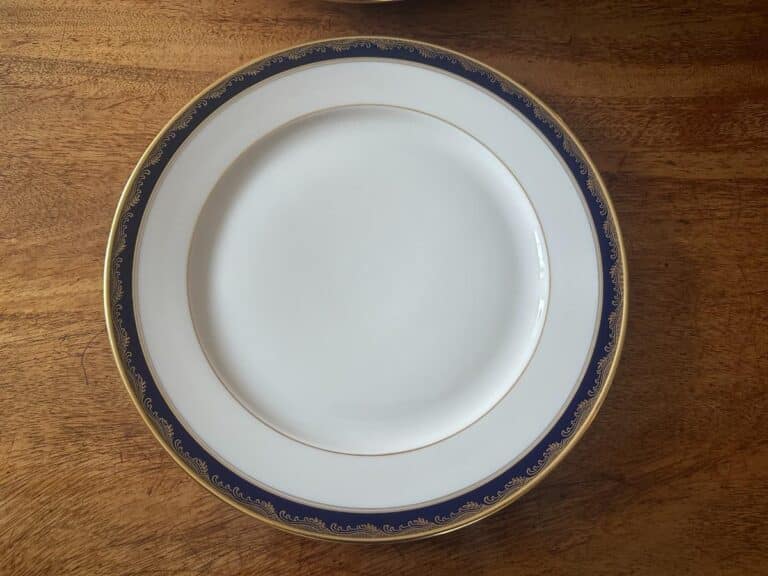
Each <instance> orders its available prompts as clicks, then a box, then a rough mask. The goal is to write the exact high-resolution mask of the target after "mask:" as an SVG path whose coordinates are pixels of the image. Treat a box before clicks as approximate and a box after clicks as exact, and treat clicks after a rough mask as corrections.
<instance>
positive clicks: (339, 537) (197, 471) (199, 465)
mask: <svg viewBox="0 0 768 576" xmlns="http://www.w3.org/2000/svg"><path fill="white" fill-rule="evenodd" d="M356 42H370V43H375V44H377V45H379V46H380V47H383V48H384V47H391V45H392V44H393V43H394V44H401V45H403V44H404V45H407V46H409V47H410V48H415V49H416V50H419V51H420V52H421V51H430V52H433V53H438V54H445V55H450V56H452V57H453V58H455V59H456V60H457V62H458V63H460V64H461V65H462V66H463V67H464V68H466V69H467V70H475V71H477V70H480V71H483V72H486V73H491V74H492V75H493V76H494V77H495V78H496V80H498V81H500V83H501V82H503V83H505V84H506V85H507V86H508V87H510V88H512V89H514V90H516V91H518V92H519V93H521V94H523V95H524V96H525V97H526V98H527V99H528V100H530V101H531V103H532V104H534V114H536V116H537V117H538V118H539V119H540V120H542V121H544V122H547V123H548V124H549V125H550V126H551V127H552V128H554V129H556V130H557V131H559V132H561V133H562V136H563V149H564V150H565V151H567V152H569V153H570V154H572V155H574V156H576V157H577V158H578V159H579V160H580V161H581V163H582V164H583V166H584V167H585V169H586V170H587V171H588V174H587V185H588V188H589V190H590V192H591V194H592V195H593V196H594V197H595V199H596V200H597V201H598V204H599V205H600V206H601V210H602V211H603V213H604V214H607V215H609V216H610V217H609V218H608V219H607V220H606V222H605V229H604V230H603V231H602V232H603V233H605V234H606V237H607V238H608V240H609V244H610V245H611V248H612V250H614V251H615V254H612V256H613V263H612V265H611V267H610V270H609V271H608V273H609V275H610V277H611V280H612V282H613V283H614V286H615V287H616V291H617V295H618V298H620V300H621V301H620V302H618V303H617V304H619V306H618V307H617V309H616V310H614V311H613V312H612V313H611V315H610V317H609V331H610V332H611V334H614V335H615V336H613V337H612V338H611V342H612V343H613V346H611V347H610V349H607V350H605V355H604V356H603V357H602V358H601V360H600V361H599V363H598V370H597V376H598V378H597V381H596V382H595V384H594V386H593V388H592V389H591V390H590V395H589V397H588V398H587V399H585V400H583V401H582V402H581V403H580V404H579V405H578V407H577V409H576V411H575V413H574V417H573V419H572V421H571V423H570V424H569V426H568V427H567V428H566V429H564V430H563V431H562V439H561V440H560V441H558V442H555V443H552V444H550V445H549V447H548V448H547V450H546V451H545V453H544V455H543V457H542V458H541V459H540V460H539V462H538V463H537V465H536V466H534V467H532V468H529V469H528V470H527V471H526V475H525V476H520V477H516V478H513V479H512V480H511V481H509V482H508V483H507V484H506V485H505V487H504V489H503V490H502V491H500V492H498V493H497V494H496V495H495V496H492V497H486V498H485V499H484V501H483V503H477V502H467V504H465V505H463V506H462V507H461V508H459V510H457V511H456V512H454V513H452V514H451V515H449V516H447V517H443V518H436V519H434V521H431V520H426V519H423V521H422V520H421V519H420V520H418V521H412V522H410V523H409V525H408V526H400V527H391V528H392V530H393V532H392V533H388V532H387V531H385V530H382V529H379V528H377V527H375V526H371V525H367V526H359V527H356V528H357V529H358V530H357V531H354V529H353V527H351V526H330V527H329V526H326V525H325V523H324V522H323V521H322V520H319V519H317V518H314V519H313V518H292V517H290V515H287V514H285V513H284V512H278V511H276V510H275V508H274V506H272V505H271V504H270V503H269V502H263V501H248V500H245V501H240V500H238V497H239V498H240V499H243V498H244V496H243V495H242V493H241V492H240V491H239V489H238V488H237V487H234V488H233V487H231V486H229V485H225V484H223V483H222V482H221V481H220V480H219V481H218V483H217V481H216V480H217V479H216V478H215V477H213V478H212V477H210V476H209V475H208V473H207V466H206V464H205V462H203V461H201V460H199V459H194V458H192V457H191V456H190V455H189V454H188V453H186V452H185V451H184V450H183V446H182V445H181V443H180V441H179V440H178V439H174V433H173V429H172V427H171V426H170V424H168V422H167V421H165V420H164V419H162V418H161V417H157V419H156V420H152V419H150V417H149V415H148V413H150V414H152V413H154V411H153V409H152V405H151V399H148V398H146V399H145V398H140V396H139V395H140V394H141V393H142V391H143V388H144V383H143V381H142V380H141V377H140V376H139V375H138V374H129V373H128V371H127V369H126V365H125V362H124V358H123V352H122V351H121V342H125V338H126V336H124V335H122V334H119V333H118V332H117V331H116V327H115V324H114V315H113V310H112V302H111V300H112V299H113V298H112V297H114V296H117V297H119V290H120V289H121V287H119V286H118V291H117V293H116V294H113V293H112V290H113V287H114V284H113V279H112V269H113V266H112V264H113V262H116V261H118V260H117V258H119V253H118V254H116V253H115V248H116V245H117V248H118V249H121V248H123V247H124V246H119V245H118V233H119V230H120V222H121V220H122V218H123V216H124V215H125V212H126V207H127V204H128V199H129V197H130V193H131V191H133V190H134V189H135V187H136V184H137V181H138V180H139V178H140V176H141V175H142V172H143V170H142V169H143V168H144V167H145V166H146V163H147V162H148V161H150V163H152V162H151V157H152V155H153V153H154V154H155V156H157V154H158V153H159V152H160V151H158V150H156V148H157V146H158V144H159V143H160V141H161V140H162V139H163V138H164V137H166V136H167V135H168V134H169V133H171V132H173V129H174V128H179V127H182V126H184V125H186V123H188V122H189V120H190V119H191V116H190V117H186V116H187V114H188V113H189V112H190V110H191V109H192V108H193V107H194V106H195V105H196V104H198V103H199V102H200V101H201V100H203V99H205V97H206V96H208V97H215V96H216V95H217V88H219V89H220V87H221V85H222V84H225V83H226V82H227V81H229V80H230V79H231V78H233V77H235V76H237V75H238V74H240V73H242V72H243V71H245V70H248V69H249V68H252V67H258V65H259V64H263V63H265V62H267V61H269V60H270V59H271V58H274V57H276V56H279V55H284V54H288V53H293V52H296V51H300V50H301V49H306V48H310V47H313V46H318V45H328V46H330V45H331V44H333V43H337V44H339V46H343V45H344V44H354V43H356ZM502 88H504V86H503V85H502ZM218 95H220V94H218ZM155 160H157V158H155ZM598 232H600V231H598ZM121 241H122V240H121ZM628 295H629V294H628V274H627V266H626V252H625V247H624V242H623V239H622V235H621V229H620V226H619V222H618V217H617V215H616V211H615V208H614V206H613V202H612V200H611V198H610V195H609V194H608V191H607V189H606V187H605V183H604V181H603V179H602V176H601V175H600V173H599V172H598V170H597V169H596V167H595V165H594V163H593V162H592V159H591V158H590V156H589V155H588V153H587V152H586V150H584V148H583V146H582V145H581V143H580V142H579V141H578V140H577V138H576V137H575V135H574V134H573V132H572V131H571V130H570V128H569V127H568V126H567V125H566V123H565V122H563V120H562V118H560V116H559V115H558V114H557V113H556V112H554V111H553V110H552V109H551V108H549V107H548V106H547V105H546V104H545V103H543V102H542V101H541V100H540V99H539V98H538V97H537V96H535V95H534V94H532V93H531V92H530V91H529V90H528V89H526V88H525V87H524V86H522V85H520V84H519V83H518V82H516V81H514V80H512V79H511V78H509V77H508V76H507V75H505V74H503V73H502V72H500V71H498V70H496V69H494V68H493V67H491V66H488V65H486V64H484V63H482V62H480V61H479V60H477V59H474V58H472V57H470V56H466V55H464V54H462V53H460V52H457V51H455V50H451V49H448V48H444V47H441V46H437V45H435V44H430V43H427V42H421V41H418V40H409V39H406V38H396V37H387V36H349V37H340V38H330V39H325V40H316V41H312V42H307V43H303V44H299V45H296V46H292V47H288V48H285V49H281V50H277V51H275V52H272V53H269V54H266V55H264V56H261V57H259V58H256V59H254V60H252V61H250V62H248V63H246V64H244V65H242V66H240V67H239V68H237V69H236V70H234V71H232V72H229V73H227V74H225V75H224V76H222V77H220V78H219V79H217V80H216V81H214V82H213V83H212V84H210V85H209V86H208V87H206V88H205V89H204V90H202V91H201V92H199V93H198V94H197V95H196V96H195V97H193V98H192V99H191V100H190V101H189V102H188V103H187V104H186V105H185V106H184V107H182V108H181V109H180V110H179V112H177V113H176V114H175V115H174V116H173V117H172V118H171V120H169V121H168V122H167V123H166V125H165V126H164V127H163V128H162V129H161V130H160V131H159V132H158V134H157V135H156V136H155V137H154V138H153V140H152V141H151V142H150V144H149V146H148V147H147V148H146V150H145V151H144V153H143V154H142V156H141V158H140V159H139V161H138V162H137V164H136V166H135V167H134V169H133V171H132V172H131V175H130V177H129V179H128V181H127V182H126V185H125V187H124V188H123V191H122V193H121V195H120V199H119V201H118V205H117V209H116V211H115V215H114V217H113V220H112V225H111V228H110V233H109V239H108V241H107V249H106V259H105V269H104V311H105V318H106V324H107V333H108V337H109V341H110V347H111V350H112V354H113V356H114V358H115V361H116V363H117V366H118V370H119V372H120V376H121V379H122V381H123V384H124V386H125V387H126V389H127V391H128V394H129V396H130V397H131V400H132V402H133V404H134V405H135V406H136V409H137V410H138V412H139V414H140V416H141V418H142V420H143V421H144V423H145V424H146V425H147V427H148V428H149V429H150V431H151V432H152V434H153V435H154V436H155V438H156V439H157V440H158V442H159V443H160V444H161V445H162V446H163V447H164V448H165V450H166V451H167V452H168V453H169V454H170V455H171V457H172V458H173V459H174V461H175V462H176V463H177V464H178V465H179V466H180V467H181V468H182V469H183V470H184V471H185V472H186V473H187V474H189V475H190V476H192V478H194V479H195V481H197V482H198V483H199V484H200V485H201V486H203V487H204V488H206V489H207V490H208V491H209V492H211V493H212V494H214V495H215V496H216V497H218V498H219V499H221V500H222V501H224V502H226V503H227V504H229V505H231V506H233V507H235V508H237V509H238V510H240V511H241V512H243V513H245V514H248V515H249V516H253V517H255V518H257V519H259V520H261V521H263V522H265V523H267V524H269V525H271V526H273V527H275V528H278V529H280V530H283V531H286V532H290V533H293V534H299V535H302V536H306V537H309V538H313V539H321V540H336V541H347V542H391V541H403V540H418V539H423V538H429V537H431V536H437V535H439V534H445V533H448V532H452V531H454V530H458V529H459V528H462V527H465V526H469V525H470V524H473V523H475V522H477V521H479V520H482V519H483V518H486V517H488V516H490V515H491V514H493V513H495V512H498V511H499V510H501V509H503V508H504V507H506V506H508V505H509V504H511V503H512V502H514V501H515V500H517V499H519V498H521V497H522V496H523V495H525V494H526V493H527V492H528V491H529V490H531V489H532V488H534V487H535V486H536V485H538V484H539V483H540V482H541V481H542V480H543V479H544V478H545V477H546V476H547V475H548V474H549V473H550V472H551V471H552V470H553V469H554V468H555V467H556V466H557V465H558V464H559V463H560V461H562V459H563V458H564V457H565V456H566V455H567V454H568V453H569V452H570V450H571V449H572V448H573V447H574V446H575V445H576V444H577V443H578V441H579V439H580V438H581V437H582V436H583V435H584V433H585V432H586V430H587V429H588V428H589V426H590V424H591V423H592V421H593V420H594V418H595V416H596V414H597V412H598V411H599V409H600V407H601V406H602V404H603V402H604V400H605V397H606V395H607V393H608V390H609V389H610V386H611V384H612V382H613V379H614V377H615V374H616V370H617V368H618V360H619V357H620V355H621V351H622V349H623V346H624V340H625V337H626V324H627V308H628ZM114 299H115V300H116V299H117V298H114ZM617 332H618V333H617ZM124 350H125V348H124ZM128 354H130V353H128ZM606 369H607V371H606ZM132 376H133V380H132V378H131V377H132ZM154 414H156V413H154ZM245 503H247V504H249V506H247V505H245ZM334 529H336V530H337V532H336V533H334V531H333V530H334Z"/></svg>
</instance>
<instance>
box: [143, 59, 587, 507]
mask: <svg viewBox="0 0 768 576" xmlns="http://www.w3.org/2000/svg"><path fill="white" fill-rule="evenodd" d="M594 235H595V231H594V229H593V226H592V224H591V219H590V218H589V215H588V214H587V211H586V207H585V205H584V203H583V200H582V197H581V193H580V191H579V190H578V188H577V185H576V184H575V182H574V181H573V180H572V177H571V175H570V173H569V171H568V170H567V169H566V167H565V166H564V165H563V164H562V163H561V160H560V158H559V156H558V155H557V154H556V153H555V152H554V151H553V150H552V149H551V147H550V145H549V144H548V143H547V142H546V141H545V140H544V139H543V138H542V137H541V136H540V134H539V133H538V132H537V131H536V130H534V129H533V128H532V127H531V126H530V124H529V123H528V122H527V120H525V119H524V118H523V117H522V116H520V115H519V114H517V113H515V112H513V111H512V110H511V109H510V107H509V106H507V105H505V104H504V103H503V102H501V101H500V100H498V99H497V98H496V97H494V96H492V95H491V94H489V93H487V92H485V91H484V90H482V89H480V88H478V87H477V86H475V85H472V84H470V83H468V82H465V81H462V80H460V79H458V78H457V77H455V76H451V75H449V74H445V73H442V72H440V71H438V70H435V69H429V68H425V67H422V66H419V65H415V64H409V63H406V62H400V61H378V60H375V59H350V60H346V61H334V62H328V63H324V64H317V65H314V66H307V67H303V68H300V69H296V70H292V71H288V72H286V73H284V74H281V75H279V76H276V77H273V78H271V79H269V80H267V81H264V82H262V83H259V84H258V85H255V86H253V87H252V88H250V89H248V90H246V91H245V92H243V93H242V94H240V95H239V96H237V97H235V98H233V99H232V100H230V101H228V102H227V103H225V104H224V105H222V106H221V107H220V108H219V109H217V110H216V111H215V112H214V113H213V114H212V115H211V116H210V117H209V118H208V119H207V120H206V121H205V122H204V123H203V124H202V125H201V126H199V127H198V128H197V129H196V130H195V132H193V133H192V135H191V136H190V137H189V138H187V140H186V141H185V142H184V144H183V145H182V147H181V148H180V149H179V151H178V152H176V154H175V155H174V157H173V159H172V160H171V162H170V163H169V165H168V166H167V167H166V169H165V170H164V172H163V174H162V177H161V179H160V181H159V182H158V183H157V186H156V189H155V191H154V193H153V196H152V198H151V200H150V203H149V206H148V209H147V212H146V213H145V214H144V217H143V220H142V228H141V236H140V239H139V242H138V247H137V252H136V254H137V259H136V264H135V267H134V294H133V296H134V303H135V306H136V311H137V316H138V319H139V327H140V330H141V339H142V347H143V349H144V350H145V353H146V356H147V357H148V360H149V362H150V364H151V368H152V372H153V374H154V377H155V380H156V381H157V383H158V386H159V388H160V390H161V392H162V394H163V396H164V397H165V399H166V400H167V401H168V402H169V404H170V405H171V406H172V407H173V409H174V412H175V413H176V414H177V415H178V417H179V418H180V419H181V420H182V421H183V422H184V423H185V425H186V427H187V428H188V430H189V431H190V433H192V434H193V435H194V436H195V438H196V439H197V440H198V441H199V442H200V443H201V444H203V445H204V446H205V447H206V448H207V449H208V450H209V451H210V452H211V453H213V454H216V455H217V456H218V458H220V459H221V461H223V462H225V463H226V464H227V466H229V467H231V468H232V469H233V470H236V471H238V473H240V474H241V475H243V476H244V477H247V478H249V479H251V480H252V481H253V482H254V483H256V484H260V485H262V486H266V487H268V488H269V489H270V490H272V491H274V492H276V493H281V494H285V495H288V496H290V497H291V498H293V499H295V500H299V501H308V502H313V503H318V504H321V505H323V506H326V507H333V508H340V509H377V510H381V509H398V508H402V507H408V506H412V505H415V504H419V503H423V502H429V501H435V500H439V499H441V498H445V497H447V496H448V495H451V494H455V493H457V492H460V491H463V490H466V489H467V488H468V487H470V486H473V485H476V484H477V483H479V482H481V481H483V480H484V479H486V478H488V477H489V476H491V475H494V474H496V473H498V472H499V471H500V470H503V469H505V468H507V467H508V466H510V465H511V464H513V463H514V462H515V461H516V460H517V459H518V458H519V457H520V456H521V455H522V454H524V453H525V451H526V449H527V448H528V447H529V446H530V445H531V444H532V443H533V442H535V441H536V440H537V439H539V438H540V437H541V435H542V434H543V433H544V432H546V431H547V430H548V428H549V427H550V425H551V423H552V421H553V420H554V419H555V418H556V417H557V416H558V415H559V414H560V413H561V411H562V410H563V408H564V406H565V405H566V403H567V402H568V400H569V399H570V398H571V396H572V394H573V392H574V390H575V388H576V386H577V384H578V383H579V381H580V378H581V375H582V373H583V371H584V369H585V361H586V359H587V358H588V357H589V354H590V352H591V350H592V347H593V342H594V336H595V331H596V319H597V317H598V314H599V312H600V309H599V308H600V305H599V302H600V284H599V276H600V269H599V262H598V258H597V247H596V245H595V236H594ZM500 439H503V444H500ZM502 445H503V449H500V446H502ZM307 470H312V474H311V475H308V474H307V473H306V471H307Z"/></svg>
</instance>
